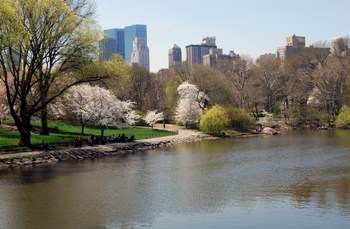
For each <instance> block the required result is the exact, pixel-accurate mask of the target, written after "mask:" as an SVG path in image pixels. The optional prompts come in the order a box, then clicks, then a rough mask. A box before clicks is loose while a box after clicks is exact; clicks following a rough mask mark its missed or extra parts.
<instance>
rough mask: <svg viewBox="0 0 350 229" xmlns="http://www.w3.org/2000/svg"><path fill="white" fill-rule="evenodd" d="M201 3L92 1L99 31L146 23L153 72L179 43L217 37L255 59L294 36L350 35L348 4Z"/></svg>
mask: <svg viewBox="0 0 350 229" xmlns="http://www.w3.org/2000/svg"><path fill="white" fill-rule="evenodd" d="M201 2H202V1H198V0H193V1H186V2H184V1H182V0H179V1H177V2H176V4H175V3H174V2H173V1H169V0H164V1H161V2H160V1H156V0H149V1H141V0H133V1H128V2H125V1H121V0H116V1H107V0H96V6H97V9H96V19H97V22H98V23H99V24H100V25H101V28H102V29H103V30H106V29H111V28H120V27H124V26H125V25H133V24H145V25H147V30H148V31H147V32H148V35H147V36H148V47H149V50H150V70H151V71H152V72H156V71H158V70H159V69H161V68H167V67H168V50H169V47H171V46H173V45H174V44H177V45H178V46H179V47H180V48H181V49H182V50H185V47H186V46H187V45H190V44H194V43H197V42H198V41H199V40H200V39H202V38H203V37H207V36H215V37H216V39H217V42H216V43H217V46H218V47H221V48H222V49H223V50H224V53H227V52H229V51H230V50H233V51H234V52H235V53H237V54H239V55H249V56H251V57H253V58H257V57H259V56H260V55H261V54H265V53H276V50H277V48H278V47H280V46H283V45H284V43H285V38H286V37H288V36H292V35H293V34H296V35H299V36H305V37H306V45H307V46H309V45H311V44H312V43H315V42H318V41H331V40H332V39H334V38H336V37H341V36H346V35H349V34H350V31H349V30H348V28H349V25H350V15H349V14H348V13H347V9H348V8H349V7H350V2H349V1H346V0H336V1H332V2H331V1H326V0H320V1H316V0H310V1H306V2H305V1H301V0H295V1H293V2H285V3H283V4H282V3H281V1H277V0H270V1H258V0H248V1H225V0H218V1H215V3H213V4H201ZM291 3H292V4H291ZM194 9H195V10H194ZM196 13H197V14H196ZM182 59H183V60H185V59H186V56H185V55H184V52H183V53H182Z"/></svg>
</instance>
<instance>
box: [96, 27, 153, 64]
mask: <svg viewBox="0 0 350 229" xmlns="http://www.w3.org/2000/svg"><path fill="white" fill-rule="evenodd" d="M104 32H105V34H106V35H107V39H106V40H105V41H102V42H101V43H100V49H101V53H102V59H103V60H109V59H110V58H111V57H112V56H113V54H116V53H119V54H120V55H121V56H122V57H123V58H124V60H126V61H127V62H128V63H129V64H130V65H131V64H133V63H134V64H135V63H137V64H138V65H140V66H144V67H145V68H146V69H148V70H149V49H148V47H147V27H146V25H131V26H126V27H124V29H108V30H104ZM135 38H138V39H136V40H137V41H136V42H137V47H138V48H137V49H135V51H136V50H138V52H139V53H135V58H137V60H138V61H141V62H142V64H141V62H132V54H133V43H134V41H135ZM144 58H147V60H145V59H144ZM134 60H135V61H136V59H134Z"/></svg>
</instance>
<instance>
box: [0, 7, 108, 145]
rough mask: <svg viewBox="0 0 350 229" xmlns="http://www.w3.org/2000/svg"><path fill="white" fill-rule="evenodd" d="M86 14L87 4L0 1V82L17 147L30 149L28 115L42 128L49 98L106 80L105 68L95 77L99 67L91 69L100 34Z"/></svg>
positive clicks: (93, 64)
mask: <svg viewBox="0 0 350 229" xmlns="http://www.w3.org/2000/svg"><path fill="white" fill-rule="evenodd" d="M92 13H93V5H92V4H91V3H90V1H89V0H70V1H65V0H29V1H28V0H1V9H0V50H1V53H0V70H1V71H2V74H0V75H1V78H0V80H2V81H3V84H4V85H5V88H6V100H7V103H8V107H9V110H10V114H11V116H12V118H13V119H14V121H15V124H16V126H17V129H18V131H19V132H20V135H21V139H20V142H21V143H22V144H23V145H26V146H30V145H31V142H30V135H31V133H30V131H31V124H30V120H31V117H32V116H33V115H35V114H37V113H38V112H41V117H42V124H43V126H46V123H45V122H46V121H45V120H47V105H48V104H49V103H51V102H52V101H53V100H54V99H55V98H57V97H58V96H60V95H61V94H62V93H63V92H65V91H66V90H67V89H69V88H70V87H72V86H74V85H77V84H80V83H83V82H92V81H97V80H100V79H101V75H100V74H102V75H103V76H109V75H111V74H112V72H110V71H109V70H108V69H109V68H106V69H104V70H103V71H99V72H97V73H98V74H97V75H96V74H95V73H96V71H97V69H99V68H96V67H97V66H100V65H104V64H102V63H96V64H95V63H93V61H94V60H95V59H96V57H97V52H98V47H97V45H96V44H97V43H98V41H99V40H100V39H101V37H102V35H101V34H102V33H101V31H100V28H99V27H98V26H97V24H96V23H95V22H94V21H93V20H92V19H91V15H92ZM84 66H86V67H84ZM106 67H107V65H106ZM76 72H78V73H79V74H76ZM86 73H88V74H86ZM45 132H47V130H43V133H44V134H45Z"/></svg>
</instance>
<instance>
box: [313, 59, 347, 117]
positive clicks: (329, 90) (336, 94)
mask: <svg viewBox="0 0 350 229" xmlns="http://www.w3.org/2000/svg"><path fill="white" fill-rule="evenodd" d="M348 74H349V73H348V72H347V71H346V69H345V68H343V67H342V66H341V63H340V62H339V61H338V60H337V59H336V58H332V59H330V60H329V61H328V62H327V65H326V66H325V67H323V68H321V69H318V70H317V71H316V72H315V75H316V86H317V88H318V89H319V90H320V92H321V98H320V100H321V102H322V103H323V104H324V106H325V108H326V110H327V112H328V113H329V114H331V115H332V116H333V117H335V116H336V115H337V114H338V113H339V111H340V108H341V107H342V106H343V104H344V102H345V97H346V94H345V91H346V88H345V86H346V79H347V77H348Z"/></svg>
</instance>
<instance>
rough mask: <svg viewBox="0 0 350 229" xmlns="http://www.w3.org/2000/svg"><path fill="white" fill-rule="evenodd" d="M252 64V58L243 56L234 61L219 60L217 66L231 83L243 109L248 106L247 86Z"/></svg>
mask: <svg viewBox="0 0 350 229" xmlns="http://www.w3.org/2000/svg"><path fill="white" fill-rule="evenodd" d="M252 65H253V61H252V59H251V58H249V57H245V58H239V59H236V60H234V61H221V62H219V63H218V66H217V68H218V70H219V71H220V72H222V73H223V74H224V75H225V76H226V78H227V79H228V81H229V82H230V83H231V85H232V88H233V92H234V96H235V98H236V100H237V103H238V106H239V107H241V108H245V109H246V108H248V101H249V97H248V88H249V81H250V80H251V76H252V70H251V67H252Z"/></svg>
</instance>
